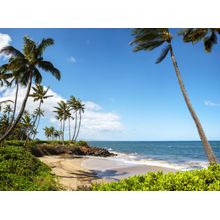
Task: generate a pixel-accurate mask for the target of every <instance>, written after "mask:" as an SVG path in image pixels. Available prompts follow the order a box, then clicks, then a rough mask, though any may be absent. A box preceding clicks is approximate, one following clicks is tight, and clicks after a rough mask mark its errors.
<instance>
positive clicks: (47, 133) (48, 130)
mask: <svg viewBox="0 0 220 220" xmlns="http://www.w3.org/2000/svg"><path fill="white" fill-rule="evenodd" d="M44 134H45V136H46V137H47V139H48V140H49V138H50V136H51V132H50V128H48V127H45V128H44Z"/></svg>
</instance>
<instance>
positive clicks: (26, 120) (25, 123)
mask: <svg viewBox="0 0 220 220" xmlns="http://www.w3.org/2000/svg"><path fill="white" fill-rule="evenodd" d="M21 123H22V127H23V128H24V130H25V134H26V137H27V139H26V142H27V141H28V140H29V132H30V130H31V128H32V126H33V122H32V117H31V115H30V114H29V113H28V112H26V113H25V114H24V115H23V116H22V118H21Z"/></svg>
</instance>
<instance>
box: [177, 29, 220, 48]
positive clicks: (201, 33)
mask: <svg viewBox="0 0 220 220" xmlns="http://www.w3.org/2000/svg"><path fill="white" fill-rule="evenodd" d="M180 34H182V35H183V40H184V42H186V43H189V42H191V43H197V42H199V41H201V40H203V43H204V48H205V51H206V52H211V51H212V47H213V46H214V44H217V34H220V28H187V29H183V31H181V32H180Z"/></svg>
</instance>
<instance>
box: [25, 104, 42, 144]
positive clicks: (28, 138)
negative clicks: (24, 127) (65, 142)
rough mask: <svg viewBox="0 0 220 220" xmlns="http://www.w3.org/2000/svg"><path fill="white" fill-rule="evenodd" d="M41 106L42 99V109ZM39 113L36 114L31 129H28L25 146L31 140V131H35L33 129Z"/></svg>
mask: <svg viewBox="0 0 220 220" xmlns="http://www.w3.org/2000/svg"><path fill="white" fill-rule="evenodd" d="M40 107H41V101H40V104H39V107H38V108H39V109H40ZM37 118H38V117H37V115H36V117H35V119H34V122H33V125H32V126H31V128H30V129H29V131H28V133H27V138H26V140H25V143H24V146H26V144H27V142H28V141H29V140H30V135H31V132H32V131H33V129H34V126H35V124H36V121H37Z"/></svg>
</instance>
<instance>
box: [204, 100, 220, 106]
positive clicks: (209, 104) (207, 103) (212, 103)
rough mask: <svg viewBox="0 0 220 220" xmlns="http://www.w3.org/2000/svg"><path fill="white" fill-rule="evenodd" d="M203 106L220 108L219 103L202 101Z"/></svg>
mask: <svg viewBox="0 0 220 220" xmlns="http://www.w3.org/2000/svg"><path fill="white" fill-rule="evenodd" d="M204 104H205V105H206V106H211V107H216V106H220V104H219V103H215V102H212V101H209V100H206V101H204Z"/></svg>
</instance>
